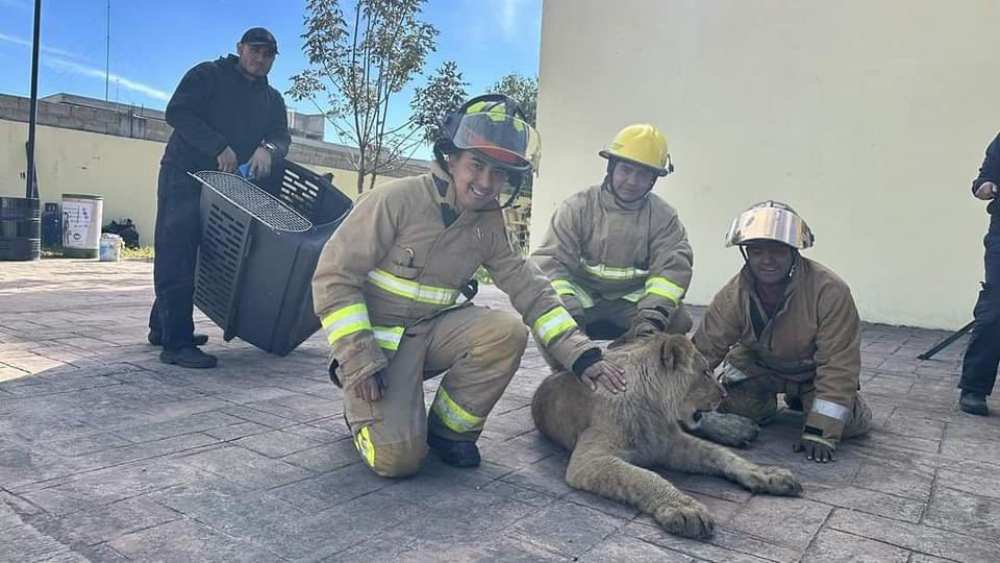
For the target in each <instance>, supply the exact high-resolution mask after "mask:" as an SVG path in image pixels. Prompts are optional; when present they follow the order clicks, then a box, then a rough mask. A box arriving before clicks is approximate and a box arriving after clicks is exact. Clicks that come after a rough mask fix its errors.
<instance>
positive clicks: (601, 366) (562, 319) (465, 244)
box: [313, 95, 625, 477]
mask: <svg viewBox="0 0 1000 563" xmlns="http://www.w3.org/2000/svg"><path fill="white" fill-rule="evenodd" d="M434 155H435V163H434V164H433V165H432V169H431V171H430V173H428V174H424V175H421V176H415V177H411V178H405V179H400V180H396V181H393V182H390V183H387V184H384V185H383V186H380V187H379V188H378V189H376V190H374V191H372V192H369V193H368V194H367V195H366V196H365V197H363V198H361V199H360V201H359V202H358V203H357V205H356V206H355V208H354V209H353V210H352V211H351V213H350V215H348V217H347V218H346V219H345V220H344V223H343V224H342V225H341V226H340V227H339V228H338V229H337V231H336V232H335V234H334V235H333V237H332V238H331V239H330V240H329V242H328V243H327V245H326V247H325V248H324V249H323V253H322V255H321V256H320V260H319V264H318V266H317V268H316V273H315V275H314V278H313V296H314V305H315V309H316V312H317V315H318V316H319V317H320V319H321V320H322V323H323V327H324V328H325V330H326V334H327V340H328V341H329V343H330V346H331V348H332V352H331V356H330V364H329V372H330V376H331V379H332V380H333V382H334V383H335V384H337V385H338V386H340V387H342V388H343V390H344V411H345V413H344V414H345V418H346V419H347V424H348V425H349V426H350V429H351V432H352V434H353V436H354V444H355V446H356V447H357V450H358V452H359V453H360V454H361V457H362V458H363V459H364V462H365V463H366V464H367V465H368V466H369V467H371V468H372V470H373V471H375V473H377V474H379V475H382V476H385V477H403V476H406V475H411V474H413V473H416V472H417V471H418V470H419V468H420V466H421V464H422V462H423V460H424V458H425V456H426V454H427V451H428V446H430V449H432V450H434V451H435V452H436V453H437V454H438V455H439V456H440V457H441V459H442V460H443V461H444V462H445V463H448V464H451V465H455V466H459V467H473V466H477V465H479V462H480V456H479V450H478V449H477V447H476V440H477V439H478V437H479V434H480V432H482V430H483V425H484V423H485V421H486V417H487V416H488V415H489V413H490V410H491V409H492V408H493V406H494V405H495V404H496V402H497V400H499V398H500V396H501V394H502V393H503V391H504V389H505V388H506V387H507V384H508V383H509V382H510V380H511V378H512V377H513V375H514V372H515V371H516V370H517V368H518V366H519V364H520V360H521V355H522V353H523V352H524V349H525V345H526V343H527V338H528V330H527V328H525V324H527V325H528V326H530V327H531V329H532V331H533V332H534V336H535V339H536V340H537V342H538V343H539V344H540V345H541V346H543V347H545V348H547V350H548V351H549V353H551V354H552V355H553V356H555V357H557V358H559V360H560V361H562V362H564V363H565V365H567V366H572V369H573V370H574V372H575V373H577V374H578V375H579V376H580V377H581V379H582V380H583V381H584V382H585V383H587V384H588V385H589V386H590V387H591V388H592V389H596V387H597V384H598V383H600V384H601V385H602V386H604V387H605V388H606V389H608V390H609V391H612V392H618V391H624V388H625V384H624V379H623V373H622V371H621V370H620V369H619V368H618V367H616V366H614V365H613V364H611V363H610V362H607V361H606V360H604V359H602V356H601V351H600V348H598V347H597V346H596V345H595V344H593V343H592V342H591V341H590V340H588V339H587V337H586V336H584V335H583V333H582V332H580V331H579V330H578V329H577V325H576V323H575V322H574V321H573V317H572V316H570V314H569V312H568V311H566V309H565V308H564V307H563V306H562V303H561V302H560V301H559V297H558V296H557V295H556V293H555V291H554V290H553V289H552V288H551V287H550V286H549V283H548V280H547V279H546V278H545V277H544V275H543V274H542V273H541V271H539V270H538V268H537V267H536V266H534V265H533V264H532V263H530V262H528V261H527V260H526V259H525V258H524V257H523V256H521V255H520V254H519V253H515V252H514V251H513V250H512V249H511V246H510V244H509V242H508V239H507V235H506V230H505V228H504V223H503V218H502V215H501V208H502V207H503V206H504V205H507V204H509V203H510V201H512V200H513V196H512V197H511V198H508V199H507V202H505V203H504V205H501V204H500V202H499V196H500V193H501V190H502V189H503V188H505V187H508V186H509V187H514V188H515V189H514V196H516V195H517V191H518V190H517V188H518V187H519V186H520V184H521V182H522V180H523V179H524V176H526V175H527V174H530V173H531V172H532V170H533V169H535V168H536V167H537V165H538V159H539V157H540V153H539V139H538V135H537V133H536V132H535V130H534V129H533V128H532V127H531V126H530V125H528V123H526V122H525V121H524V114H523V113H522V111H521V109H520V108H519V107H518V105H517V104H516V103H515V102H514V101H513V100H511V99H509V98H507V97H505V96H501V95H488V96H480V97H477V98H474V99H472V100H470V101H468V102H467V103H466V104H464V105H463V106H462V107H461V108H460V109H459V110H458V111H456V112H454V113H452V114H450V115H449V116H448V117H447V118H446V119H445V122H444V124H443V126H442V134H441V137H440V138H439V139H438V140H437V141H436V142H435V144H434ZM480 266H485V268H486V269H487V271H488V272H489V273H490V275H491V276H492V277H493V279H494V280H495V282H496V285H497V286H498V287H499V288H500V289H501V290H503V291H504V292H505V293H507V295H508V296H509V297H510V300H511V302H512V304H513V305H514V308H515V309H516V310H517V311H518V312H519V313H520V314H521V316H522V318H523V322H522V320H521V319H518V318H517V317H515V316H513V315H511V314H509V313H506V312H502V311H495V310H491V309H488V308H485V307H478V306H475V305H473V304H472V303H471V301H470V299H471V295H473V294H474V292H475V289H474V284H473V283H470V280H471V279H472V278H473V276H474V274H475V272H476V270H477V269H478V268H479V267H480ZM463 294H464V295H465V297H466V299H464V300H460V299H459V296H460V295H463ZM460 301H461V302H460ZM444 372H446V374H445V375H444V377H443V379H442V380H441V384H440V386H439V387H438V390H437V394H436V395H435V397H434V401H433V404H432V406H431V408H430V413H429V414H428V413H427V412H426V411H425V408H424V393H423V381H424V380H425V379H427V378H429V377H433V376H436V375H439V374H441V373H444Z"/></svg>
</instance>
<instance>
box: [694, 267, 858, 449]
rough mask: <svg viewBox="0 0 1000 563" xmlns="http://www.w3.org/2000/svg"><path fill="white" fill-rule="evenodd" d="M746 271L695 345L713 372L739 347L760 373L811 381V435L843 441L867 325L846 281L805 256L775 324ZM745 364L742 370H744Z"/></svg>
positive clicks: (712, 310) (719, 298) (715, 304)
mask: <svg viewBox="0 0 1000 563" xmlns="http://www.w3.org/2000/svg"><path fill="white" fill-rule="evenodd" d="M763 310H764V309H763V307H762V306H761V304H760V301H759V300H758V298H757V294H756V291H755V290H754V281H753V277H752V275H751V274H750V272H749V269H748V268H747V267H744V268H743V270H741V271H740V273H739V274H737V275H736V276H735V277H734V278H733V279H732V280H730V281H729V283H727V284H726V285H725V286H724V287H723V288H722V289H721V290H720V291H719V292H718V293H717V294H716V295H715V297H714V298H713V299H712V303H711V304H710V305H709V306H708V310H707V311H706V312H705V317H704V318H703V319H702V322H701V325H700V326H699V327H698V329H697V331H696V332H695V335H694V344H695V346H696V347H697V348H698V350H699V351H700V352H701V353H702V354H703V355H704V356H705V359H706V360H707V361H708V365H709V366H710V367H711V368H712V369H714V368H715V367H716V366H718V365H719V364H720V363H721V362H722V360H723V359H724V358H725V357H726V354H727V353H729V351H730V348H731V347H732V346H733V345H735V344H740V345H741V346H743V347H744V348H746V349H748V350H750V351H751V352H753V354H752V356H753V357H754V358H755V359H756V362H757V365H756V366H754V367H755V368H756V369H757V370H760V369H763V370H766V371H768V372H770V373H773V374H774V375H775V376H777V377H781V378H783V379H786V380H788V381H791V382H796V383H807V382H810V381H811V382H812V384H813V385H814V386H815V390H816V398H815V400H814V401H813V405H812V409H811V410H810V412H808V413H806V421H805V433H806V434H813V435H818V436H821V437H822V438H824V439H825V440H827V441H830V442H832V443H834V444H836V443H837V442H838V441H839V440H840V436H841V432H842V431H843V427H844V424H845V423H846V421H847V419H848V417H849V416H850V413H851V409H852V408H853V405H854V398H855V396H856V395H857V391H858V381H859V376H860V372H861V321H860V319H859V318H858V311H857V309H856V308H855V306H854V299H853V298H852V297H851V290H850V288H849V287H848V286H847V284H846V283H845V282H844V281H843V280H841V279H840V278H839V277H838V276H837V275H836V274H834V273H833V272H832V271H830V270H828V269H827V268H826V267H824V266H822V265H820V264H818V263H817V262H814V261H812V260H809V259H807V258H803V257H801V256H799V257H798V259H797V263H796V266H795V269H794V272H793V274H792V279H791V281H790V282H789V283H788V287H787V288H786V290H785V297H784V301H783V302H782V304H781V305H779V307H778V310H777V312H776V313H775V314H774V317H772V318H770V319H768V318H767V315H766V314H765V313H764V312H763ZM737 367H739V366H737Z"/></svg>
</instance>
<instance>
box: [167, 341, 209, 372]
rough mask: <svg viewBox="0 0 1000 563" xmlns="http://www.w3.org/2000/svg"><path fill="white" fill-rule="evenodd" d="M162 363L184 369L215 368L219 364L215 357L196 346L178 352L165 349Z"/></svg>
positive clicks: (177, 350) (180, 349)
mask: <svg viewBox="0 0 1000 563" xmlns="http://www.w3.org/2000/svg"><path fill="white" fill-rule="evenodd" d="M160 361H161V362H163V363H165V364H175V365H178V366H180V367H182V368H194V369H204V368H214V367H215V364H216V363H218V360H216V358H215V356H213V355H211V354H206V353H204V352H202V351H201V350H199V349H198V347H196V346H185V347H183V348H177V349H176V350H174V349H170V348H164V349H163V351H162V352H160Z"/></svg>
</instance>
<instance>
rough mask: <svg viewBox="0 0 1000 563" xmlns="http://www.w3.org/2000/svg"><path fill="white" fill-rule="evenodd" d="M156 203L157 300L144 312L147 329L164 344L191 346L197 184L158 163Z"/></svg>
mask: <svg viewBox="0 0 1000 563" xmlns="http://www.w3.org/2000/svg"><path fill="white" fill-rule="evenodd" d="M156 205H157V208H156V241H155V242H154V250H155V256H154V258H153V285H154V287H155V289H156V300H155V301H153V309H152V311H150V314H149V328H150V330H153V331H157V332H160V334H161V338H162V340H163V347H164V348H169V349H178V348H183V347H185V346H190V345H192V342H193V341H192V338H193V335H194V319H193V314H194V272H195V265H196V264H197V260H198V245H199V243H200V242H201V184H199V183H198V181H197V180H195V179H194V178H191V177H190V176H188V175H187V174H186V173H184V171H183V170H180V169H177V168H174V167H171V166H168V165H160V176H159V181H158V184H157V189H156Z"/></svg>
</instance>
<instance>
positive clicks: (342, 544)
mask: <svg viewBox="0 0 1000 563" xmlns="http://www.w3.org/2000/svg"><path fill="white" fill-rule="evenodd" d="M151 300H152V268H151V265H150V264H148V263H142V262H121V263H99V262H94V261H78V260H46V261H42V262H36V263H12V262H4V263H0V540H2V541H0V560H3V561H17V562H25V561H88V560H90V561H126V560H131V559H136V560H161V561H241V562H243V561H286V560H293V561H299V560H302V561H384V560H407V561H429V560H456V561H572V560H580V561H607V560H636V561H647V560H648V561H684V562H690V561H718V562H729V561H737V562H738V561H745V562H766V561H772V562H773V561H777V562H785V561H824V562H826V561H885V562H900V563H904V562H908V563H921V562H932V561H970V562H989V561H1000V448H998V447H997V445H998V444H1000V423H998V419H997V418H996V417H995V416H993V417H989V418H978V417H972V416H969V415H965V414H963V413H961V412H958V411H957V410H956V408H955V402H956V391H955V389H954V387H955V384H956V381H957V377H958V372H959V361H960V358H961V353H962V350H963V349H964V341H960V342H957V343H955V344H954V345H953V346H952V347H950V348H949V349H947V350H946V351H944V352H942V353H941V354H939V355H938V356H937V357H935V358H934V359H933V360H931V361H919V360H917V359H916V358H915V357H916V354H918V353H920V352H921V351H923V350H926V349H927V348H929V347H930V346H931V345H932V344H933V343H934V342H936V341H937V340H939V339H940V338H942V337H943V336H944V335H945V333H944V332H942V331H928V330H919V329H912V328H905V327H891V326H885V325H866V326H865V329H864V345H863V350H862V354H863V363H864V371H863V374H862V387H863V390H864V393H865V394H866V396H867V397H868V400H869V402H870V403H871V405H872V408H873V409H874V410H875V423H876V429H875V430H874V432H873V433H872V435H871V436H869V437H867V438H864V439H860V440H857V441H853V442H848V443H846V444H844V445H843V446H842V447H841V449H840V451H839V452H838V454H839V457H838V460H837V462H836V463H833V464H827V465H817V464H813V463H809V462H806V461H805V460H803V459H801V457H800V456H799V455H796V454H793V453H792V451H791V442H792V440H793V439H794V438H795V434H796V425H797V424H798V421H797V419H796V418H795V416H794V415H792V414H790V413H785V414H784V415H783V416H781V417H780V418H779V420H778V421H777V422H776V423H775V424H774V425H772V426H771V427H768V428H767V429H765V431H764V432H763V433H762V435H761V437H760V438H759V439H758V441H757V442H756V443H755V444H754V445H753V446H752V447H751V448H750V449H748V450H746V451H745V452H744V454H745V455H746V456H747V457H749V458H750V459H752V460H754V461H756V462H758V463H768V464H778V465H782V466H785V467H788V468H790V469H792V470H793V471H795V472H796V473H797V474H798V475H799V476H800V477H801V479H802V480H803V482H804V483H805V487H806V490H805V493H804V495H803V497H802V498H796V499H788V498H775V497H768V496H755V495H752V494H750V493H748V492H747V491H745V490H743V489H741V488H739V487H738V486H736V485H734V484H732V483H728V482H725V481H722V480H720V479H716V478H711V477H705V476H698V475H685V474H681V473H675V472H666V473H664V474H665V475H666V476H667V477H669V478H671V479H672V480H673V481H674V483H675V484H677V485H678V486H679V487H680V488H682V489H683V490H685V491H687V492H688V493H690V494H692V495H693V496H695V497H696V498H698V499H699V500H700V501H702V502H703V503H705V504H706V505H707V506H708V507H709V508H710V510H711V511H712V512H713V514H714V515H715V517H716V518H717V519H718V524H719V525H718V531H717V533H716V535H715V537H713V538H712V539H711V540H709V541H705V542H701V541H692V540H687V539H683V538H678V537H676V536H672V535H669V534H667V533H664V532H663V531H662V530H660V529H659V528H658V527H657V526H656V524H655V523H654V522H653V521H652V520H651V519H650V518H648V517H646V516H643V515H639V514H638V512H637V511H636V510H634V509H632V508H630V507H627V506H624V505H621V504H618V503H613V502H610V501H607V500H604V499H601V498H598V497H595V496H593V495H590V494H588V493H582V492H579V491H574V490H572V489H570V488H569V487H568V486H567V485H566V484H565V482H564V481H563V473H564V471H565V466H566V460H567V458H566V454H565V453H563V452H561V451H559V450H558V449H557V448H556V447H554V446H553V445H552V444H550V443H548V442H547V441H545V440H544V439H542V438H541V437H540V436H539V434H538V433H537V432H536V431H535V430H534V428H533V426H532V423H531V416H530V409H529V403H530V399H531V393H532V391H533V390H534V388H535V387H536V386H537V385H538V383H539V382H540V381H541V380H542V378H544V377H545V375H546V368H545V364H544V362H543V361H542V360H541V357H540V356H539V354H538V352H537V350H536V349H535V348H534V346H532V347H530V348H529V350H528V351H527V353H526V354H525V356H524V360H523V362H522V367H521V370H520V371H519V373H518V374H517V376H516V377H515V379H514V381H513V383H512V384H511V386H510V388H509V389H508V392H507V394H506V395H505V396H504V397H503V399H502V400H501V401H500V403H499V404H498V405H497V407H496V409H495V411H494V413H493V415H492V416H491V417H490V419H489V421H488V422H487V425H486V430H485V432H484V434H483V438H482V441H481V445H482V450H483V455H484V463H483V466H482V467H480V468H479V469H476V470H458V469H453V468H450V467H447V466H445V465H443V464H441V463H440V462H438V461H436V460H434V459H430V460H429V461H428V464H427V466H426V467H425V468H424V470H423V471H422V473H421V474H420V475H418V476H416V477H413V478H410V479H403V480H397V481H392V480H386V479H381V478H379V477H376V476H375V475H373V474H372V473H371V472H370V471H368V470H367V469H366V468H365V467H364V466H363V465H361V464H360V463H359V461H358V457H357V454H356V453H355V451H354V449H353V446H352V445H351V441H350V437H349V435H348V431H347V428H346V427H345V425H344V423H343V419H342V417H341V412H342V402H341V394H340V391H339V390H337V389H336V388H335V387H334V386H333V385H332V384H330V383H329V381H328V380H327V378H326V376H325V375H324V363H325V359H326V349H325V343H324V341H323V338H322V337H321V336H316V337H314V338H312V339H310V340H309V341H307V342H306V343H304V344H303V345H302V346H301V347H300V348H299V349H298V350H296V351H295V352H293V353H292V354H290V355H289V356H288V357H285V358H278V357H275V356H271V355H268V354H265V353H263V352H261V351H259V350H257V349H255V348H253V347H251V346H249V345H246V344H245V343H241V342H239V341H238V340H234V341H231V342H228V343H226V342H223V341H222V337H221V332H220V330H219V329H218V328H216V327H215V326H214V325H212V324H211V323H210V322H209V321H207V320H206V319H205V318H204V317H202V316H199V317H198V319H197V324H198V328H199V330H201V331H204V332H206V333H208V334H209V335H210V337H211V340H210V342H209V344H208V346H207V348H206V349H207V350H208V351H209V352H211V353H214V354H217V355H218V356H219V359H220V367H219V368H218V369H215V370H207V371H189V370H184V369H180V368H177V367H174V366H167V365H163V364H161V363H159V361H158V360H157V352H158V350H157V349H155V348H153V347H151V346H149V345H148V344H146V342H145V336H146V319H147V315H148V312H149V305H150V302H151ZM477 301H478V302H481V303H483V304H488V305H490V306H491V307H497V308H505V309H509V308H510V305H509V304H508V302H507V300H506V298H505V297H504V296H503V295H501V294H500V293H499V292H497V291H496V290H495V289H494V288H490V287H486V288H483V290H482V291H481V294H480V296H479V297H477ZM426 388H427V395H428V398H430V397H432V396H433V395H432V394H433V391H434V389H436V383H435V382H433V381H432V382H428V384H427V385H426ZM996 406H997V407H998V408H1000V404H997V405H996Z"/></svg>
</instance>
